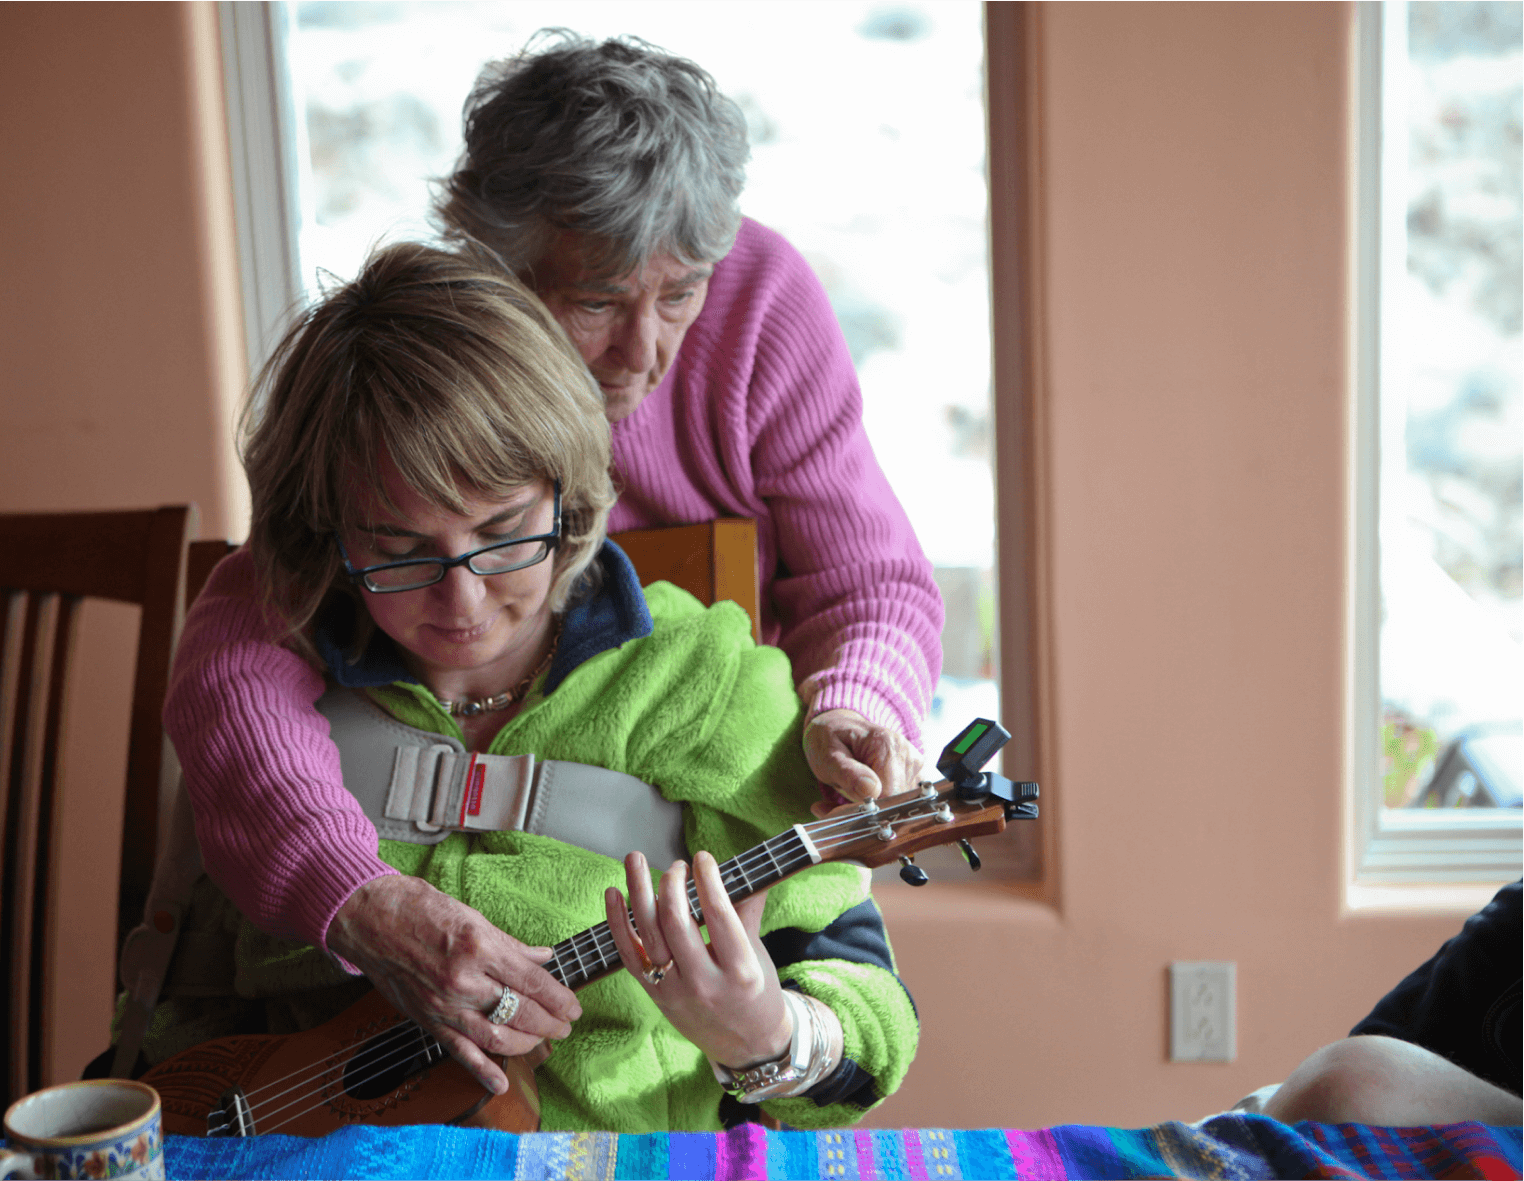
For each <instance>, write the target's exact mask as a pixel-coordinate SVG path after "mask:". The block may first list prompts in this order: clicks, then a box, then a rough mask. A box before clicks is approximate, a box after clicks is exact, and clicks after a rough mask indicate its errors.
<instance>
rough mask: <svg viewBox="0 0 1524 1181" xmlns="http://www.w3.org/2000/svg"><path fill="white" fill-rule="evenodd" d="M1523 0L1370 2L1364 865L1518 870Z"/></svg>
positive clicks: (1363, 166) (1362, 75) (1357, 749)
mask: <svg viewBox="0 0 1524 1181" xmlns="http://www.w3.org/2000/svg"><path fill="white" fill-rule="evenodd" d="M1520 11H1521V7H1520V5H1518V4H1516V3H1514V4H1510V3H1429V2H1422V3H1420V2H1416V0H1415V2H1413V3H1402V2H1391V3H1386V4H1362V5H1361V6H1360V10H1359V14H1358V17H1357V21H1358V36H1357V45H1358V47H1359V82H1360V85H1359V91H1358V112H1359V146H1360V182H1359V190H1358V201H1359V223H1358V224H1359V225H1360V241H1359V244H1358V251H1357V254H1358V260H1359V261H1358V268H1359V271H1358V276H1359V277H1358V287H1359V291H1360V301H1359V302H1360V307H1359V311H1358V320H1359V323H1358V327H1357V332H1358V338H1357V349H1356V355H1357V367H1358V383H1357V385H1358V393H1357V399H1356V410H1355V413H1356V423H1355V429H1354V432H1353V437H1354V438H1355V440H1356V447H1357V450H1358V455H1357V457H1356V464H1355V468H1356V472H1357V487H1356V496H1355V501H1356V548H1357V551H1358V556H1357V559H1356V570H1355V578H1354V579H1353V585H1354V593H1355V596H1356V602H1355V608H1354V619H1355V638H1356V664H1355V675H1354V681H1353V685H1354V692H1355V705H1354V710H1353V711H1352V719H1351V720H1352V723H1353V725H1354V735H1353V753H1354V771H1355V779H1354V782H1355V792H1356V796H1355V808H1354V820H1355V834H1354V835H1355V864H1354V869H1355V876H1356V879H1357V881H1361V882H1366V883H1372V884H1379V883H1406V882H1478V881H1491V880H1499V879H1502V878H1505V877H1514V876H1517V874H1518V872H1519V854H1520V839H1519V827H1520V815H1521V811H1520V783H1521V775H1520V745H1521V739H1520V705H1521V699H1524V660H1521V649H1520V640H1521V622H1524V616H1521V611H1520V546H1521V533H1520V529H1521V526H1520V471H1521V467H1520V425H1521V411H1520V334H1519V324H1520V170H1519V158H1520V157H1519V144H1520V132H1519V128H1520V66H1521V55H1520Z"/></svg>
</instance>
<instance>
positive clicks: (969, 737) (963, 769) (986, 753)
mask: <svg viewBox="0 0 1524 1181" xmlns="http://www.w3.org/2000/svg"><path fill="white" fill-rule="evenodd" d="M1010 740H1011V736H1010V734H1008V733H1007V732H1006V730H1005V728H1004V727H1003V726H1001V725H1000V723H999V722H992V721H990V720H989V719H988V718H975V719H974V720H973V721H972V722H970V723H969V724H968V725H967V726H965V727H964V728H963V730H962V731H961V732H960V733H959V734H958V736H957V737H956V738H954V739H953V740H952V741H951V742H949V743H948V744H947V745H946V746H945V747H943V748H942V757H941V758H939V759H938V760H937V770H938V771H939V772H941V774H942V776H943V778H945V779H947V780H948V781H950V782H952V783H955V784H956V783H964V782H967V781H968V780H969V779H972V778H975V777H976V776H977V775H978V774H979V772H980V771H981V770H983V769H984V764H985V763H987V762H989V761H990V760H991V759H992V758H994V757H995V754H996V753H997V752H998V751H999V750H1000V748H1001V747H1002V746H1004V745H1005V744H1006V743H1007V742H1009V741H1010Z"/></svg>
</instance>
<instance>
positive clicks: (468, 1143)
mask: <svg viewBox="0 0 1524 1181" xmlns="http://www.w3.org/2000/svg"><path fill="white" fill-rule="evenodd" d="M164 1158H165V1164H166V1166H167V1169H168V1173H169V1176H170V1177H180V1178H192V1177H507V1178H520V1179H523V1181H530V1179H538V1178H552V1177H554V1178H567V1179H568V1181H616V1179H619V1178H627V1177H628V1178H653V1179H656V1178H725V1179H727V1181H729V1179H734V1181H750V1179H756V1181H763V1179H764V1178H774V1177H780V1178H789V1179H791V1181H813V1179H815V1178H832V1179H835V1178H843V1179H851V1181H857V1179H862V1181H867V1179H869V1178H886V1179H888V1178H896V1179H900V1178H903V1179H905V1181H930V1179H936V1181H941V1179H944V1178H945V1179H948V1181H956V1179H958V1178H965V1177H967V1178H986V1179H991V1181H993V1179H997V1178H1022V1179H1023V1181H1025V1179H1026V1178H1043V1179H1054V1181H1059V1179H1064V1178H1071V1177H1073V1178H1081V1177H1083V1178H1110V1177H1119V1178H1120V1177H1203V1178H1239V1177H1245V1178H1249V1177H1317V1178H1324V1177H1327V1178H1344V1177H1396V1178H1406V1177H1425V1178H1452V1177H1455V1178H1459V1177H1477V1178H1487V1179H1488V1181H1492V1179H1501V1178H1507V1177H1512V1178H1517V1177H1519V1170H1520V1130H1519V1129H1518V1128H1488V1127H1483V1126H1482V1125H1481V1124H1453V1125H1451V1126H1448V1127H1442V1128H1368V1127H1363V1126H1359V1125H1353V1124H1341V1125H1337V1126H1335V1125H1326V1124H1297V1125H1296V1126H1294V1127H1288V1126H1287V1125H1285V1124H1280V1123H1277V1122H1276V1121H1274V1120H1272V1119H1269V1118H1267V1117H1265V1116H1259V1115H1242V1114H1233V1115H1220V1116H1214V1117H1213V1118H1211V1119H1209V1120H1205V1121H1203V1122H1202V1123H1201V1124H1199V1125H1198V1124H1179V1123H1168V1124H1160V1125H1158V1126H1157V1127H1152V1128H1138V1129H1133V1130H1124V1129H1120V1128H1092V1127H1082V1126H1080V1125H1065V1126H1061V1127H1056V1128H1040V1129H1037V1130H1035V1131H1019V1130H1016V1129H1000V1128H985V1129H979V1130H974V1131H966V1130H961V1129H958V1130H953V1129H946V1128H901V1129H894V1130H890V1129H880V1128H843V1129H837V1130H833V1131H825V1132H768V1131H764V1130H763V1129H761V1128H758V1127H755V1126H752V1127H747V1128H741V1129H737V1130H735V1131H732V1132H723V1133H718V1134H716V1133H708V1132H672V1133H653V1134H650V1135H643V1136H631V1135H624V1136H620V1135H615V1134H613V1133H609V1132H539V1133H536V1134H534V1135H532V1136H511V1135H509V1134H507V1133H505V1132H489V1131H482V1130H480V1129H476V1128H448V1127H416V1128H360V1127H356V1128H346V1129H344V1130H343V1131H341V1132H335V1133H334V1134H333V1135H331V1136H327V1137H325V1138H323V1139H321V1140H301V1139H296V1138H294V1137H290V1136H256V1137H253V1138H251V1139H248V1140H196V1139H191V1138H189V1137H184V1136H168V1137H166V1138H165V1143H164Z"/></svg>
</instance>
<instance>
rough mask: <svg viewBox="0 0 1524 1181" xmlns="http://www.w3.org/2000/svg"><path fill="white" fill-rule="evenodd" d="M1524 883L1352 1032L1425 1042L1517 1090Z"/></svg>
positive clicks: (1499, 897)
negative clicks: (1523, 887) (1523, 889)
mask: <svg viewBox="0 0 1524 1181" xmlns="http://www.w3.org/2000/svg"><path fill="white" fill-rule="evenodd" d="M1519 894H1520V883H1519V882H1514V883H1513V884H1511V885H1507V886H1504V887H1503V888H1502V889H1501V890H1499V891H1498V892H1497V894H1496V895H1495V896H1494V897H1493V899H1492V901H1491V902H1489V903H1488V904H1487V905H1486V906H1485V907H1484V908H1483V909H1482V910H1480V911H1478V912H1477V913H1476V914H1474V915H1472V916H1471V917H1470V918H1469V919H1467V920H1466V925H1465V926H1464V927H1462V928H1461V931H1460V934H1458V935H1456V936H1455V938H1453V939H1451V940H1449V941H1448V942H1446V943H1445V945H1444V946H1443V947H1441V948H1440V949H1439V951H1437V952H1436V953H1435V954H1434V956H1433V957H1432V958H1431V959H1430V960H1429V961H1428V962H1427V963H1425V964H1424V965H1423V966H1422V967H1420V968H1417V969H1416V970H1414V971H1413V972H1412V973H1411V974H1409V975H1408V976H1407V977H1406V978H1405V979H1404V980H1403V981H1402V983H1400V984H1399V985H1397V987H1396V988H1394V989H1392V991H1391V992H1389V993H1387V994H1386V996H1384V997H1382V998H1381V1000H1380V1002H1379V1003H1378V1004H1377V1005H1376V1007H1375V1008H1374V1009H1372V1010H1371V1011H1370V1013H1369V1015H1367V1016H1366V1017H1365V1019H1364V1020H1362V1021H1361V1022H1360V1023H1359V1024H1358V1025H1356V1026H1355V1027H1354V1028H1353V1029H1352V1030H1350V1031H1349V1032H1350V1035H1351V1036H1358V1035H1361V1034H1381V1035H1383V1036H1385V1037H1394V1038H1399V1039H1401V1040H1402V1041H1405V1042H1412V1043H1413V1044H1414V1045H1417V1046H1422V1047H1423V1048H1424V1049H1426V1050H1431V1051H1433V1052H1434V1053H1436V1054H1439V1055H1440V1056H1442V1057H1444V1058H1448V1059H1449V1060H1450V1061H1451V1062H1454V1063H1455V1064H1456V1065H1457V1066H1460V1067H1462V1068H1464V1069H1466V1070H1469V1071H1470V1072H1471V1073H1472V1074H1474V1075H1476V1076H1477V1077H1478V1078H1483V1079H1486V1080H1487V1081H1488V1082H1490V1083H1493V1084H1494V1085H1496V1086H1499V1087H1502V1088H1503V1089H1504V1090H1506V1091H1512V1092H1513V1093H1514V1094H1515V1095H1517V1094H1518V1093H1519V1082H1520V1073H1519V1041H1520V1028H1519V985H1520V976H1521V972H1520V959H1519V944H1520V919H1519Z"/></svg>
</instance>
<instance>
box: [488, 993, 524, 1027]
mask: <svg viewBox="0 0 1524 1181" xmlns="http://www.w3.org/2000/svg"><path fill="white" fill-rule="evenodd" d="M523 1001H524V998H523V997H521V996H519V994H518V993H516V992H514V991H513V989H511V988H509V987H508V986H507V985H506V984H505V985H503V995H502V996H500V997H498V998H497V1008H495V1009H493V1010H492V1013H491V1014H490V1015H489V1016H488V1018H487V1020H488V1021H490V1022H491V1023H492V1024H493V1025H507V1024H508V1022H510V1021H512V1020H513V1017H514V1014H515V1013H517V1012H518V1011H519V1005H521V1004H523Z"/></svg>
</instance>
